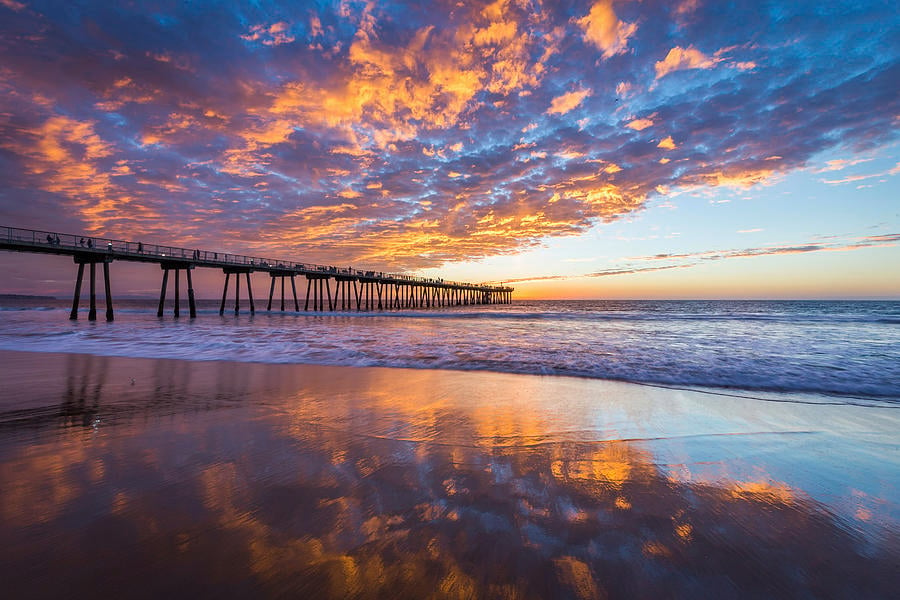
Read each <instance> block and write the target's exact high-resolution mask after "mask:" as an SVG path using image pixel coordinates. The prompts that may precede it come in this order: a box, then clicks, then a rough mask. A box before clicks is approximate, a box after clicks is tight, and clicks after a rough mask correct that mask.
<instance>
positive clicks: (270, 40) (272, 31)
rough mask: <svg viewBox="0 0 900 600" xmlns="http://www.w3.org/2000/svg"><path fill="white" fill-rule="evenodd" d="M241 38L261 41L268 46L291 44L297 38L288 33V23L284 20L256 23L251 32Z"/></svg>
mask: <svg viewBox="0 0 900 600" xmlns="http://www.w3.org/2000/svg"><path fill="white" fill-rule="evenodd" d="M241 38H242V39H244V40H247V41H251V42H255V41H260V42H261V43H263V44H265V45H266V46H280V45H281V44H290V43H291V42H293V41H294V40H296V39H297V38H296V37H294V36H292V35H290V34H289V33H288V24H287V23H285V22H284V21H279V22H277V23H273V24H272V25H268V26H266V25H254V26H253V27H251V28H250V33H248V34H245V35H242V36H241Z"/></svg>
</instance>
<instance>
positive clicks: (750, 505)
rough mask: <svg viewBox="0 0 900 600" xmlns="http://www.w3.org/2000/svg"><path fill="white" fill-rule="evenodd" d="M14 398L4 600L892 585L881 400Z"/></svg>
mask: <svg viewBox="0 0 900 600" xmlns="http://www.w3.org/2000/svg"><path fill="white" fill-rule="evenodd" d="M0 381H2V382H3V388H2V389H3V396H2V400H0V581H2V586H3V589H4V596H5V597H8V598H37V597H46V598H51V597H52V598H59V597H68V598H78V597H81V598H87V597H92V598H93V597H118V598H158V597H198V596H199V597H217V598H229V597H296V598H475V597H488V598H660V597H680V598H688V597H690V598H697V597H715V598H745V597H760V598H763V597H765V598H769V597H817V598H827V597H834V598H886V597H890V596H891V595H892V594H894V593H896V590H898V589H900V528H898V523H900V516H898V515H900V508H898V505H897V499H898V487H900V481H898V480H900V477H898V474H900V469H898V462H900V458H898V446H900V440H898V434H897V432H898V431H900V427H898V425H900V411H898V410H897V409H895V408H893V407H891V406H890V405H885V406H857V405H853V404H847V403H845V402H843V401H841V400H839V399H822V398H812V397H801V396H771V397H769V398H768V399H766V400H760V399H753V398H741V397H733V396H729V395H722V394H711V393H704V392H701V391H689V390H672V389H665V388H658V387H650V386H642V385H635V384H628V383H619V382H610V381H599V380H587V379H576V378H564V377H539V376H531V375H510V374H496V373H485V372H458V371H456V372H454V371H433V370H409V369H386V368H351V367H322V366H306V365H274V364H254V363H233V362H190V361H176V360H164V359H158V360H157V359H134V358H111V357H98V356H91V355H76V354H69V355H65V354H45V353H25V352H0ZM823 402H824V403H823Z"/></svg>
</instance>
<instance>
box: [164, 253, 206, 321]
mask: <svg viewBox="0 0 900 600" xmlns="http://www.w3.org/2000/svg"><path fill="white" fill-rule="evenodd" d="M159 268H160V269H162V272H163V278H162V285H160V289H159V307H158V308H157V310H156V316H157V317H162V316H163V313H164V312H165V305H166V288H167V287H168V283H169V271H174V274H173V275H174V278H175V306H174V307H173V310H172V313H173V315H174V317H175V318H176V319H177V318H179V317H180V316H181V278H180V276H179V275H180V273H179V272H180V271H184V272H185V276H186V278H187V286H188V311H189V314H190V316H191V318H192V319H195V318H196V317H197V302H196V300H195V298H194V281H193V279H192V278H191V270H192V269H193V268H194V265H192V264H190V263H182V262H178V263H174V262H172V263H162V264H160V265H159Z"/></svg>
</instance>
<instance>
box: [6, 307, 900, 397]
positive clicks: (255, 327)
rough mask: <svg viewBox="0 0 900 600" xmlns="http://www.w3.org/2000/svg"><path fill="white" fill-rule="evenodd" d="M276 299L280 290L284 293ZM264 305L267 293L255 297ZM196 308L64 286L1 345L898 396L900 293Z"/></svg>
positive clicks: (27, 312)
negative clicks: (108, 304) (89, 296)
mask: <svg viewBox="0 0 900 600" xmlns="http://www.w3.org/2000/svg"><path fill="white" fill-rule="evenodd" d="M276 304H277V303H276ZM257 306H258V307H261V306H262V307H264V304H263V303H257ZM199 307H200V310H199V314H198V316H197V318H196V319H190V318H188V317H187V316H186V315H187V307H186V306H182V309H181V317H180V318H177V319H176V318H174V317H173V314H172V312H173V311H172V303H171V300H170V301H169V302H168V303H167V306H166V314H165V316H164V317H163V318H157V317H156V308H157V306H156V301H153V300H146V301H144V300H120V301H117V302H116V305H115V321H114V322H111V323H107V322H106V321H105V320H103V318H104V313H105V306H104V305H103V303H102V300H101V302H100V303H99V306H98V317H99V320H98V321H96V322H89V321H88V320H87V310H86V309H84V308H83V309H82V310H81V312H80V318H79V320H77V321H70V320H69V319H68V312H69V309H70V301H69V300H68V299H55V300H54V299H10V298H6V299H0V349H3V350H24V351H29V352H63V353H70V352H72V353H89V354H95V355H101V356H124V357H146V358H177V359H188V360H231V361H240V362H265V363H307V364H319V365H347V366H384V367H408V368H428V369H452V370H484V371H495V372H506V373H526V374H538V375H569V376H578V377H588V378H597V379H610V380H619V381H629V382H635V383H643V384H653V385H663V386H673V387H700V388H717V389H720V390H723V391H733V390H743V391H753V392H762V393H771V394H776V395H777V394H778V393H807V394H815V395H825V396H840V397H843V398H845V399H849V400H853V399H857V400H860V401H864V402H868V401H876V402H898V401H900V302H875V301H873V302H842V301H612V300H608V301H515V302H514V303H513V304H511V305H493V306H479V307H453V308H442V309H430V310H415V311H373V312H350V313H343V312H335V313H329V312H326V313H315V312H301V313H295V312H281V311H279V310H277V308H278V306H276V307H275V308H276V310H274V311H271V312H267V311H265V310H258V311H257V312H256V314H254V315H251V314H250V313H249V311H248V307H247V305H246V303H245V304H244V306H243V307H242V312H241V313H240V314H238V315H235V314H234V311H233V308H232V306H231V303H230V302H229V306H228V310H226V312H225V314H224V316H219V314H218V302H217V301H200V303H199Z"/></svg>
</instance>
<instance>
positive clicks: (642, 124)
mask: <svg viewBox="0 0 900 600" xmlns="http://www.w3.org/2000/svg"><path fill="white" fill-rule="evenodd" d="M652 126H653V121H652V120H651V119H634V120H633V121H630V122H628V123H626V124H625V127H629V128H631V129H634V130H635V131H643V130H644V129H647V128H648V127H652Z"/></svg>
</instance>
